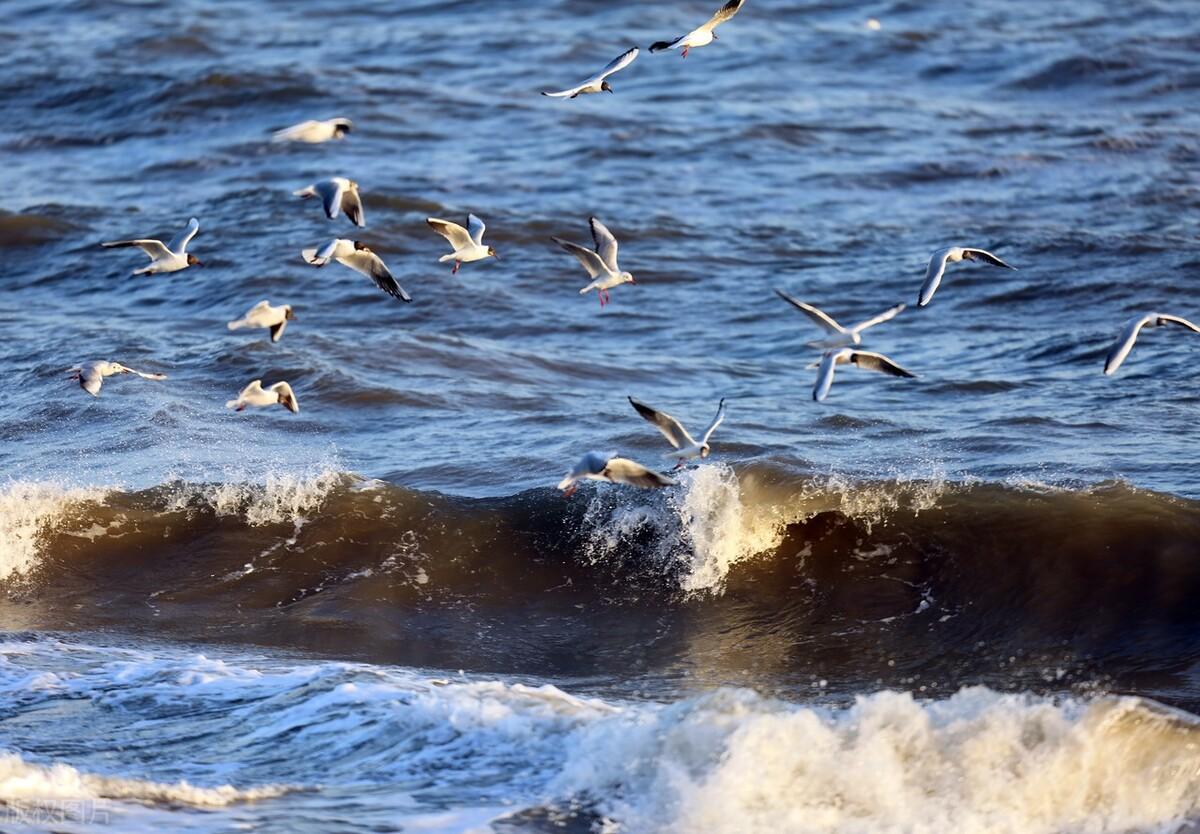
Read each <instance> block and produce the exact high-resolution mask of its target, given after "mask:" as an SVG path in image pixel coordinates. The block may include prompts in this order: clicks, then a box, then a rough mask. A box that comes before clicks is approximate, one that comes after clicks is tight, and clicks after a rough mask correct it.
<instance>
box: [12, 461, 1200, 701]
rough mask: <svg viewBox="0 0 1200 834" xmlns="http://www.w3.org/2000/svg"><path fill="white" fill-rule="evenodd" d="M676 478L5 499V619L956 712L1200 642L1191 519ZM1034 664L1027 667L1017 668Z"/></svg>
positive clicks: (1199, 579)
mask: <svg viewBox="0 0 1200 834" xmlns="http://www.w3.org/2000/svg"><path fill="white" fill-rule="evenodd" d="M679 480H680V486H679V487H678V488H675V489H669V490H663V491H658V492H644V491H639V490H630V489H623V488H620V487H614V486H611V485H606V484H601V485H598V486H595V487H593V486H590V485H589V486H588V487H586V488H584V489H582V490H581V491H580V492H579V493H577V494H576V496H575V497H574V498H571V499H565V498H563V497H562V495H561V494H559V493H557V492H555V491H554V490H552V489H550V488H545V489H539V490H531V491H527V492H523V493H519V494H516V495H511V496H502V497H496V498H464V497H458V496H449V495H444V494H440V493H433V492H421V491H416V490H410V489H405V488H403V487H399V486H396V485H393V484H389V483H386V482H382V481H369V480H364V479H361V478H358V477H356V476H354V475H352V474H349V473H345V472H340V471H338V470H337V469H334V468H320V469H316V470H314V471H313V472H312V473H310V474H308V475H305V476H288V475H282V474H277V475H273V476H269V477H267V478H266V480H265V482H264V483H261V484H252V483H248V482H243V481H240V480H238V479H232V480H230V481H229V482H226V483H215V484H214V483H209V484H189V483H186V482H170V483H167V484H164V485H162V486H159V487H155V488H152V489H148V490H142V491H137V492H127V491H120V490H111V491H108V492H106V493H99V492H98V493H95V494H89V493H87V492H82V493H81V492H78V491H66V492H63V491H62V489H61V488H59V487H54V486H52V485H33V486H31V485H28V484H25V485H22V486H20V487H19V488H13V487H10V488H9V489H8V491H7V492H4V493H0V495H2V496H3V498H0V530H4V531H6V539H7V540H8V541H7V542H6V544H5V547H4V553H3V557H4V560H5V561H4V564H5V565H6V567H5V571H6V573H5V574H4V575H5V576H9V577H10V581H8V582H7V583H5V584H4V585H2V586H0V591H3V594H0V606H7V607H4V608H3V610H0V614H3V613H4V611H7V612H8V615H9V616H10V617H12V618H15V619H13V622H18V623H21V624H22V625H21V626H19V627H42V628H52V629H57V628H61V627H62V624H63V623H70V624H71V627H73V628H105V629H108V628H120V629H123V630H133V631H138V630H141V629H149V630H153V631H154V632H155V633H160V634H162V633H174V634H179V635H182V636H184V637H186V638H195V637H196V636H197V635H204V636H205V638H206V639H228V640H234V641H237V642H255V643H262V644H268V645H285V646H288V647H292V648H307V649H312V650H317V651H323V652H335V653H338V654H340V655H342V656H351V657H368V658H371V659H377V660H386V661H389V662H398V663H406V664H410V665H432V666H441V667H444V668H466V667H470V668H491V669H500V670H538V671H539V673H540V674H583V673H590V672H595V671H601V670H604V669H608V668H610V667H611V666H612V665H613V664H616V665H618V666H619V665H622V664H628V663H630V662H631V659H636V661H637V662H638V663H644V664H647V668H665V667H669V666H670V665H671V664H672V663H675V662H678V661H679V660H689V661H690V658H691V656H692V654H693V653H694V652H697V651H701V652H704V653H705V656H706V657H707V656H708V653H709V652H710V650H709V649H704V648H703V646H705V645H708V644H709V643H710V642H711V641H712V640H714V639H716V640H718V642H719V643H720V642H723V641H726V640H730V641H734V642H735V643H736V645H737V646H738V649H737V651H734V652H731V653H730V654H729V655H728V656H721V657H720V658H719V662H718V663H717V666H716V667H715V668H714V669H713V670H712V674H715V675H716V676H717V679H718V680H724V679H727V678H724V677H722V676H724V675H729V674H736V673H737V669H738V667H739V666H740V665H741V664H746V665H748V666H753V667H754V668H757V669H759V670H762V669H768V670H770V671H771V673H772V674H773V675H776V676H777V677H778V678H779V679H781V680H795V679H796V678H797V676H803V675H804V674H805V671H806V669H808V668H810V667H809V664H812V663H818V664H819V668H822V669H825V670H828V669H830V668H835V669H837V670H838V675H839V676H841V677H843V678H844V679H845V680H846V681H847V684H846V685H847V686H849V685H851V684H850V683H849V681H854V680H858V681H866V682H876V681H880V680H885V679H886V680H889V681H890V680H897V681H899V680H901V679H908V678H913V676H914V675H916V676H919V677H920V678H922V679H923V680H927V681H930V683H934V682H936V684H937V686H936V688H937V691H939V692H944V691H945V690H946V689H947V687H952V686H954V685H955V682H956V681H963V680H971V679H973V680H978V678H971V674H974V672H972V670H975V671H976V672H978V671H989V670H990V671H995V670H997V669H1003V670H1004V672H1003V674H1004V675H1005V676H1007V677H1009V678H1011V679H1013V680H1014V681H1016V682H1018V683H1020V684H1022V685H1032V686H1043V685H1045V684H1044V681H1045V680H1050V681H1051V685H1052V686H1059V685H1058V684H1055V683H1054V681H1055V680H1057V679H1056V678H1054V677H1053V676H1052V677H1051V678H1049V679H1047V678H1046V677H1045V673H1044V670H1045V669H1046V668H1054V666H1056V665H1065V667H1066V668H1067V669H1068V670H1069V671H1070V673H1071V678H1070V679H1071V680H1077V679H1078V680H1080V681H1081V682H1083V681H1086V680H1087V679H1088V678H1089V677H1090V676H1092V675H1095V674H1102V675H1117V676H1120V675H1124V674H1127V673H1128V674H1136V673H1137V670H1138V669H1140V668H1141V666H1140V665H1139V660H1138V658H1140V657H1142V656H1144V655H1146V654H1147V653H1148V654H1150V655H1153V656H1154V657H1155V658H1156V662H1158V663H1160V664H1162V665H1163V667H1164V668H1167V667H1170V666H1171V664H1173V663H1175V662H1182V659H1183V658H1186V657H1189V656H1190V653H1191V651H1192V647H1193V646H1194V639H1195V638H1194V634H1195V633H1196V630H1197V629H1200V614H1198V613H1197V611H1196V609H1195V607H1194V606H1193V605H1191V602H1190V600H1191V599H1193V598H1194V596H1195V594H1196V593H1200V572H1197V571H1196V570H1195V568H1194V561H1195V560H1194V555H1195V554H1196V553H1197V552H1200V505H1198V504H1197V502H1194V501H1189V500H1185V499H1181V498H1176V497H1172V496H1169V495H1162V494H1156V493H1152V492H1146V491H1141V490H1137V489H1134V488H1131V487H1129V486H1128V485H1126V484H1122V483H1109V484H1101V485H1095V486H1080V485H1057V484H1053V483H1051V484H1028V483H1022V482H1012V481H1011V479H1010V482H1007V483H999V484H994V483H978V482H975V483H972V482H958V483H956V482H952V481H948V480H946V479H945V478H943V477H940V476H938V475H937V474H936V473H934V474H933V475H932V476H930V477H926V478H924V479H913V480H910V479H906V478H900V477H895V478H892V479H884V480H879V481H862V480H856V479H851V478H848V477H845V476H841V475H838V474H826V475H812V474H797V473H796V472H794V471H792V470H790V469H788V468H785V467H781V466H779V465H775V464H770V463H766V462H760V463H755V464H751V465H747V466H742V467H737V468H734V467H729V466H725V465H703V466H700V467H697V468H693V469H690V470H686V471H684V472H682V473H680V474H679ZM11 542H15V543H16V544H15V546H14V545H13V544H11ZM18 576H19V577H20V578H21V581H12V580H13V578H15V577H18ZM96 600H103V605H96V604H94V602H95V601H96ZM1080 610H1087V611H1088V612H1089V616H1088V617H1087V618H1084V619H1082V620H1081V619H1080V617H1079V614H1078V612H1079V611H1080ZM699 611H703V612H704V617H702V618H700V619H696V618H695V616H694V615H695V613H696V612H699ZM481 634H485V635H487V639H480V635H481ZM947 644H948V645H954V646H955V647H956V650H955V652H954V653H952V654H949V655H945V656H944V657H942V656H940V655H939V657H940V660H938V661H937V662H931V661H930V660H929V659H928V654H927V653H928V652H930V651H934V652H936V651H938V648H939V647H942V646H944V645H947ZM1064 645H1070V646H1071V647H1072V651H1071V652H1069V653H1068V654H1069V657H1066V658H1063V657H1062V655H1063V653H1064V649H1063V646H1064ZM1014 652H1020V653H1021V654H1022V656H1023V657H1024V656H1026V655H1028V659H1027V660H1026V661H1023V662H1022V664H1019V667H1020V668H1018V669H1015V670H1014V669H1013V668H1012V667H1011V665H1001V666H997V665H996V664H998V663H1000V664H1004V663H1006V659H1007V658H1008V657H1010V656H1012V655H1013V653H1014ZM1097 670H1099V671H1097ZM825 674H829V673H828V672H827V671H826V672H825ZM1076 676H1078V677H1076ZM1064 685H1066V684H1064Z"/></svg>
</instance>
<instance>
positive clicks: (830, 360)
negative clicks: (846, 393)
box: [810, 347, 917, 402]
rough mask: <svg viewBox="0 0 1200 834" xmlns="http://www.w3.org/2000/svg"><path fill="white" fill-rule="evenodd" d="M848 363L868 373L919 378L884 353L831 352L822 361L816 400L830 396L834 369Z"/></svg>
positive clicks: (818, 373)
mask: <svg viewBox="0 0 1200 834" xmlns="http://www.w3.org/2000/svg"><path fill="white" fill-rule="evenodd" d="M847 363H851V364H854V365H857V366H858V367H860V368H865V369H866V370H868V371H882V372H883V373H885V374H891V375H892V376H903V377H908V378H910V379H915V378H916V376H917V375H916V374H914V373H911V372H909V371H906V370H904V368H901V367H900V366H899V365H897V364H896V363H895V362H893V361H892V360H891V359H888V358H887V357H886V356H884V355H883V354H882V353H872V352H871V351H869V350H854V349H853V348H848V347H844V348H840V349H838V350H831V351H829V352H828V353H826V354H825V356H824V357H823V358H822V359H821V366H820V367H821V370H820V371H818V372H817V384H816V385H815V386H814V387H813V399H814V400H816V401H817V402H823V401H824V400H825V398H826V397H827V396H829V389H830V387H831V386H832V385H833V372H834V369H835V368H837V366H838V365H845V364H847ZM810 367H811V366H810Z"/></svg>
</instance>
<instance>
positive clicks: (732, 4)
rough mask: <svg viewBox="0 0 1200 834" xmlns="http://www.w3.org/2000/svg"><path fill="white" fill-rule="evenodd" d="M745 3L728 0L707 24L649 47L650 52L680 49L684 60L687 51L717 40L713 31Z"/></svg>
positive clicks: (743, 0)
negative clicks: (671, 39)
mask: <svg viewBox="0 0 1200 834" xmlns="http://www.w3.org/2000/svg"><path fill="white" fill-rule="evenodd" d="M745 2H746V0H729V2H728V3H726V4H725V5H724V6H722V7H721V8H720V9H719V10H718V11H717V13H716V14H714V15H713V16H712V17H711V18H709V20H708V23H705V24H704V25H703V26H701V27H700V28H699V29H693V30H692V31H690V32H688V33H687V34H686V35H681V36H680V37H678V38H676V39H675V40H673V41H659V42H658V43H656V44H654V45H653V46H651V47H650V51H651V52H662V51H663V50H664V49H679V48H680V47H682V48H683V57H684V58H686V57H687V56H688V50H689V49H697V48H699V47H701V46H708V45H709V44H710V43H712V42H713V41H715V40H717V33H716V32H715V31H713V30H714V29H716V28H717V27H718V26H720V25H721V24H722V23H724V22H725V21H727V20H729V18H731V17H733V16H734V15H735V14H737V13H738V11H739V10H740V9H741V8H742V5H743V4H744V3H745Z"/></svg>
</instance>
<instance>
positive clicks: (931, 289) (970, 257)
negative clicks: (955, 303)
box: [917, 246, 1016, 307]
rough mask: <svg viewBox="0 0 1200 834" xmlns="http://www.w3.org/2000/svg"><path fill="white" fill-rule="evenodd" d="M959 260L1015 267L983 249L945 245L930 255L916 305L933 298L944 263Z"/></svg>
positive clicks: (924, 303)
mask: <svg viewBox="0 0 1200 834" xmlns="http://www.w3.org/2000/svg"><path fill="white" fill-rule="evenodd" d="M959 261H984V262H986V263H989V264H991V265H992V266H1002V267H1004V268H1005V269H1012V270H1015V269H1016V267H1015V266H1011V265H1009V264H1006V263H1005V262H1004V261H1002V260H1000V259H999V258H997V257H996V256H995V255H993V254H992V253H991V252H988V251H987V250H985V249H972V248H970V247H964V246H947V247H946V248H945V249H939V250H937V251H936V252H934V253H933V255H931V256H930V258H929V267H928V268H927V269H926V270H925V283H924V284H922V285H921V294H920V296H918V298H917V306H919V307H924V306H925V305H926V304H928V303H929V302H930V301H932V300H933V294H934V293H935V292H937V288H938V286H939V285H940V284H941V283H942V276H943V275H944V274H945V273H946V264H956V263H958V262H959Z"/></svg>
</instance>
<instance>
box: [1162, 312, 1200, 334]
mask: <svg viewBox="0 0 1200 834" xmlns="http://www.w3.org/2000/svg"><path fill="white" fill-rule="evenodd" d="M1158 323H1159V324H1160V325H1162V324H1178V325H1179V326H1181V327H1186V328H1187V329H1188V330H1192V331H1195V332H1196V333H1200V327H1197V326H1196V325H1194V324H1192V323H1191V322H1190V321H1188V320H1187V319H1181V318H1180V317H1179V316H1168V315H1165V314H1160V315H1159V317H1158Z"/></svg>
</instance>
